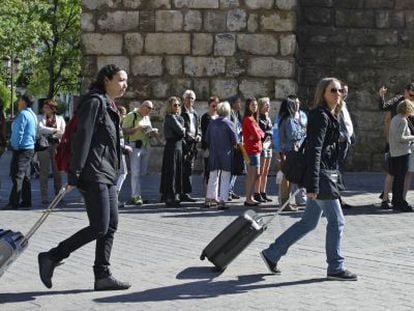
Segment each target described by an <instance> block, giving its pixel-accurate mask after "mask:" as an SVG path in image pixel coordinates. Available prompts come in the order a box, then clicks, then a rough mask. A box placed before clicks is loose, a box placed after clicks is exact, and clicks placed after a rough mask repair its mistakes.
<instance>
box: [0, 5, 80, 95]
mask: <svg viewBox="0 0 414 311" xmlns="http://www.w3.org/2000/svg"><path fill="white" fill-rule="evenodd" d="M1 2H2V3H1V5H0V53H2V55H18V56H19V57H20V58H21V59H22V60H23V61H24V64H23V65H24V67H25V68H26V70H24V71H23V74H25V75H27V76H29V77H25V78H23V79H19V81H25V82H26V83H28V89H29V90H30V91H31V92H32V93H33V94H35V95H47V96H48V97H53V96H55V95H57V94H58V93H69V92H74V93H78V91H79V83H78V81H79V72H80V15H81V0H30V1H27V0H1ZM10 26H11V27H10ZM27 69H30V70H27Z"/></svg>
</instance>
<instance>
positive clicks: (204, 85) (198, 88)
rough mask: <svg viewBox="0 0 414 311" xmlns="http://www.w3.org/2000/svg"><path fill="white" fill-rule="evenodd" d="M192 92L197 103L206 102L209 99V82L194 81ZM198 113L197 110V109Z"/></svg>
mask: <svg viewBox="0 0 414 311" xmlns="http://www.w3.org/2000/svg"><path fill="white" fill-rule="evenodd" d="M194 92H195V93H196V96H197V101H198V102H200V100H208V98H209V97H210V94H212V93H210V81H209V80H208V79H194ZM197 110H198V112H200V111H199V109H198V107H197Z"/></svg>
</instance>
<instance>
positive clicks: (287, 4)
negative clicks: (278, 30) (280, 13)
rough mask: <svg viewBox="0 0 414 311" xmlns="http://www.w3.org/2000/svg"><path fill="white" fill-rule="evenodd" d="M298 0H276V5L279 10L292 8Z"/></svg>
mask: <svg viewBox="0 0 414 311" xmlns="http://www.w3.org/2000/svg"><path fill="white" fill-rule="evenodd" d="M297 2H298V0H276V7H277V8H278V9H280V10H293V9H294V8H295V7H296V6H297V4H298V3H297Z"/></svg>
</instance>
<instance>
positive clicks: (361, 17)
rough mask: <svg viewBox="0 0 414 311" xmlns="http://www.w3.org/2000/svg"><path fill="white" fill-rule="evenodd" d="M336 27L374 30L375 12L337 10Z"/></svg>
mask: <svg viewBox="0 0 414 311" xmlns="http://www.w3.org/2000/svg"><path fill="white" fill-rule="evenodd" d="M335 18H336V26H337V27H347V28H373V27H374V24H375V14H374V11H367V10H365V11H358V10H336V16H335Z"/></svg>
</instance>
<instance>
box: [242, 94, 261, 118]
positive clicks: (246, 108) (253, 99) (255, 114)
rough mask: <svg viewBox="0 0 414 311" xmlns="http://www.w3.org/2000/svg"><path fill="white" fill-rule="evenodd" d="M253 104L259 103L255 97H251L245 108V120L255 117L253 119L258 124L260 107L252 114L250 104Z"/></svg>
mask: <svg viewBox="0 0 414 311" xmlns="http://www.w3.org/2000/svg"><path fill="white" fill-rule="evenodd" d="M252 102H257V100H256V98H255V97H249V98H248V99H247V100H246V106H245V107H244V118H246V117H250V116H253V119H255V120H256V122H258V121H259V107H257V111H256V112H255V113H252V112H251V110H250V104H251V103H252Z"/></svg>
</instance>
